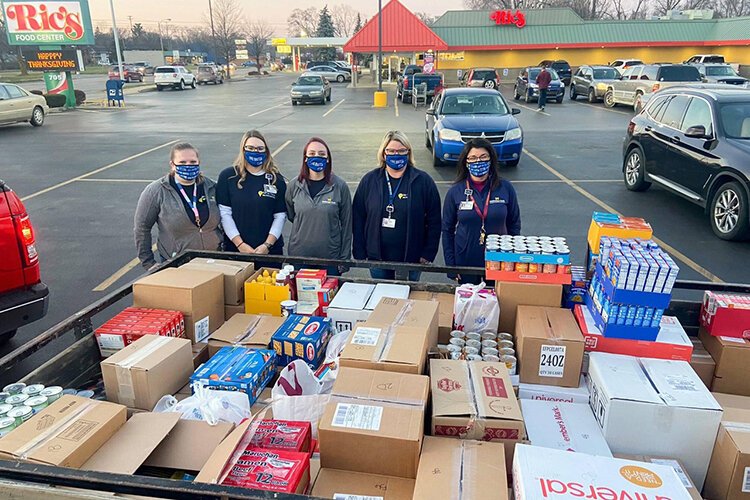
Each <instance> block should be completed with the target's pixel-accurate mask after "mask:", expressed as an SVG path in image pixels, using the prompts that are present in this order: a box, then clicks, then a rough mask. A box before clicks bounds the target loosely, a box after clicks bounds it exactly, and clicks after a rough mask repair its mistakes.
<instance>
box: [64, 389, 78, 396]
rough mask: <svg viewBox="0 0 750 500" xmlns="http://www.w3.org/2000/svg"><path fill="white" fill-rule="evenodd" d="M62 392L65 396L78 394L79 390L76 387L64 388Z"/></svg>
mask: <svg viewBox="0 0 750 500" xmlns="http://www.w3.org/2000/svg"><path fill="white" fill-rule="evenodd" d="M62 393H63V396H75V395H76V394H78V391H76V390H75V389H63V391H62Z"/></svg>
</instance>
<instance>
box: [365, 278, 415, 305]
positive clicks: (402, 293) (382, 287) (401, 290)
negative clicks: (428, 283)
mask: <svg viewBox="0 0 750 500" xmlns="http://www.w3.org/2000/svg"><path fill="white" fill-rule="evenodd" d="M383 297H389V298H392V299H408V298H409V286H408V285H394V284H391V283H378V284H377V285H375V290H373V291H372V295H370V299H369V300H368V301H367V305H366V306H365V309H369V310H371V311H372V310H374V309H375V308H376V307H377V306H378V304H380V299H382V298H383Z"/></svg>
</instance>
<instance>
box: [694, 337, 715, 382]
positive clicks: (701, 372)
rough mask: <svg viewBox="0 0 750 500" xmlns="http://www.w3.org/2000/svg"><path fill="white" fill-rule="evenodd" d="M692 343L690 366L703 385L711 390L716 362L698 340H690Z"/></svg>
mask: <svg viewBox="0 0 750 500" xmlns="http://www.w3.org/2000/svg"><path fill="white" fill-rule="evenodd" d="M690 340H691V341H692V342H693V354H692V355H691V356H690V366H692V367H693V370H695V373H697V374H698V376H699V377H700V379H701V381H703V384H704V385H705V386H706V387H707V388H708V389H709V390H711V385H712V384H713V381H714V374H715V373H716V362H715V361H714V358H713V357H712V356H711V353H709V352H708V351H707V350H706V348H705V347H703V342H701V340H700V339H690Z"/></svg>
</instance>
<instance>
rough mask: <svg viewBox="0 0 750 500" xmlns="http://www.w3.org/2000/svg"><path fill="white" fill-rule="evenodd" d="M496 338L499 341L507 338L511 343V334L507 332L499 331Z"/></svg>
mask: <svg viewBox="0 0 750 500" xmlns="http://www.w3.org/2000/svg"><path fill="white" fill-rule="evenodd" d="M497 340H498V341H500V340H509V341H510V343H511V344H512V343H513V335H511V334H510V333H508V332H500V333H498V334H497Z"/></svg>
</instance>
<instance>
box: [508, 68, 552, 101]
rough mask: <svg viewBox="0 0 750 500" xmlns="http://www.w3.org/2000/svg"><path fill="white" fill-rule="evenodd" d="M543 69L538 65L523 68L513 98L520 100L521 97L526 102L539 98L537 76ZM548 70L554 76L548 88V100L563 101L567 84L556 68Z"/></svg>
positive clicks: (517, 79)
mask: <svg viewBox="0 0 750 500" xmlns="http://www.w3.org/2000/svg"><path fill="white" fill-rule="evenodd" d="M541 71H542V68H539V67H536V66H531V67H529V68H524V69H522V70H521V73H520V74H519V75H518V78H516V85H515V86H514V87H513V98H514V99H515V100H519V99H521V97H523V100H524V101H526V102H531V101H535V100H539V86H538V85H537V84H536V77H537V76H539V73H540V72H541ZM547 71H549V72H550V76H551V77H552V81H551V82H550V84H549V89H548V90H547V100H549V101H557V102H558V103H561V102H563V98H564V97H565V85H563V82H562V80H560V77H559V76H558V75H557V72H555V70H554V69H548V70H547Z"/></svg>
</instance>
